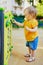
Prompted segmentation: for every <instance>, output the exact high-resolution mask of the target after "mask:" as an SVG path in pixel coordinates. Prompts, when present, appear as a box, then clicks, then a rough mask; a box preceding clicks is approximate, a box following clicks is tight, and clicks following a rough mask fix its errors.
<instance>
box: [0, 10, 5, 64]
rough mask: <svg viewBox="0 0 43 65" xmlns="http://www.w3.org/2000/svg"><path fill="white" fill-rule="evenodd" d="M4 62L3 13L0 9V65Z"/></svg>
mask: <svg viewBox="0 0 43 65" xmlns="http://www.w3.org/2000/svg"><path fill="white" fill-rule="evenodd" d="M3 64H4V13H3V10H0V65H3Z"/></svg>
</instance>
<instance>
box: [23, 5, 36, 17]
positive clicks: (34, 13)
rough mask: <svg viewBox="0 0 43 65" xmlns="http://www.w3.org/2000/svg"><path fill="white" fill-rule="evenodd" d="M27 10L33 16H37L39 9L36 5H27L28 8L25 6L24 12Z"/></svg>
mask: <svg viewBox="0 0 43 65" xmlns="http://www.w3.org/2000/svg"><path fill="white" fill-rule="evenodd" d="M26 10H27V11H28V13H29V14H31V15H32V16H33V17H36V15H37V10H36V8H35V7H33V6H30V7H27V8H25V10H24V12H25V11H26Z"/></svg>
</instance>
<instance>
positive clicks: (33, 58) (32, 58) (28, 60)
mask: <svg viewBox="0 0 43 65" xmlns="http://www.w3.org/2000/svg"><path fill="white" fill-rule="evenodd" d="M34 60H35V57H27V58H26V62H32V61H34Z"/></svg>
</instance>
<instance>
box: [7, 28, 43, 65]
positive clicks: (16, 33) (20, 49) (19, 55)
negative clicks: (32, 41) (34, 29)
mask: <svg viewBox="0 0 43 65" xmlns="http://www.w3.org/2000/svg"><path fill="white" fill-rule="evenodd" d="M38 31H39V43H38V48H37V51H36V60H35V61H33V62H26V61H25V57H24V54H26V53H27V50H26V46H25V42H26V41H25V38H24V31H23V28H19V29H13V30H12V36H13V46H14V48H13V52H12V53H13V54H12V55H11V57H10V59H9V62H8V65H43V29H41V28H39V29H38Z"/></svg>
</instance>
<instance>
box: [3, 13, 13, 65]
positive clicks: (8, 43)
mask: <svg viewBox="0 0 43 65" xmlns="http://www.w3.org/2000/svg"><path fill="white" fill-rule="evenodd" d="M12 17H13V16H12V15H11V12H7V13H5V18H4V36H5V37H4V65H8V60H9V57H10V55H11V51H12V48H13V45H12V23H11V21H10V19H12Z"/></svg>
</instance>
